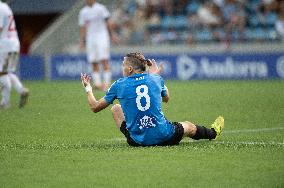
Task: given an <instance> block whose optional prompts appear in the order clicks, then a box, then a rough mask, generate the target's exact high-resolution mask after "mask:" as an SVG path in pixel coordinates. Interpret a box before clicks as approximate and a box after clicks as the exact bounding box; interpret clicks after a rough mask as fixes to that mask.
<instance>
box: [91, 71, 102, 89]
mask: <svg viewBox="0 0 284 188" xmlns="http://www.w3.org/2000/svg"><path fill="white" fill-rule="evenodd" d="M92 79H93V82H94V84H95V85H96V86H101V85H102V79H101V74H100V73H99V72H93V73H92Z"/></svg>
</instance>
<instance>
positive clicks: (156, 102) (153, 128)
mask: <svg viewBox="0 0 284 188" xmlns="http://www.w3.org/2000/svg"><path fill="white" fill-rule="evenodd" d="M122 68H123V76H124V78H121V79H118V80H117V81H116V82H114V83H113V84H112V86H111V87H110V89H109V90H108V91H107V93H106V95H105V96H104V97H103V98H101V99H100V100H96V98H95V97H94V95H93V92H92V87H91V85H90V79H91V77H90V76H88V75H86V74H81V80H82V84H83V86H84V87H85V90H86V92H87V98H88V103H89V106H90V108H91V109H92V111H93V112H95V113H97V112H99V111H101V110H103V109H104V108H106V107H107V106H109V105H110V104H112V103H113V101H114V100H115V99H118V100H119V102H120V105H119V104H115V105H113V107H112V108H111V111H112V114H113V118H114V121H115V124H116V126H117V128H119V129H120V131H121V132H122V133H123V134H124V136H125V137H126V139H127V143H128V144H129V145H131V146H170V145H178V144H179V142H180V141H181V140H182V138H183V137H190V138H192V139H195V140H198V139H209V140H211V139H215V138H216V137H217V136H219V135H220V134H221V131H222V129H223V127H224V118H223V117H221V116H219V117H218V118H217V119H216V120H215V122H214V123H213V124H212V125H211V128H206V127H204V126H199V125H194V124H193V123H191V122H188V121H185V122H170V121H168V120H167V119H166V118H165V116H164V114H163V112H162V110H161V109H162V108H161V105H162V101H163V102H168V101H169V99H170V95H169V90H168V89H167V87H166V86H165V85H164V80H163V78H162V77H161V76H160V75H159V73H160V71H161V68H160V67H158V66H157V64H156V62H155V60H147V59H145V57H144V55H143V54H141V53H130V54H127V55H126V56H125V57H124V61H123V63H122ZM147 69H148V71H146V70H147Z"/></svg>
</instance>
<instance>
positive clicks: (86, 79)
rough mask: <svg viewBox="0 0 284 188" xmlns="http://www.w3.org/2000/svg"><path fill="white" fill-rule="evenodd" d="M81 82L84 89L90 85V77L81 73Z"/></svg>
mask: <svg viewBox="0 0 284 188" xmlns="http://www.w3.org/2000/svg"><path fill="white" fill-rule="evenodd" d="M81 81H82V84H83V86H84V87H86V86H87V85H90V81H91V76H89V75H87V74H85V73H84V74H83V73H81Z"/></svg>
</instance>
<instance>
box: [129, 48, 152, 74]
mask: <svg viewBox="0 0 284 188" xmlns="http://www.w3.org/2000/svg"><path fill="white" fill-rule="evenodd" d="M126 58H127V61H128V62H129V64H130V65H131V66H132V67H133V68H134V69H135V70H140V71H146V66H151V65H152V62H151V61H150V60H149V59H145V57H144V55H143V54H142V53H140V52H132V53H129V54H126Z"/></svg>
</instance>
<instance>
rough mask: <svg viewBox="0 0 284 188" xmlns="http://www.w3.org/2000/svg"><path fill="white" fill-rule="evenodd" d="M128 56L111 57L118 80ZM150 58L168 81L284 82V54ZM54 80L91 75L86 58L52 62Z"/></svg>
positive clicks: (70, 57) (60, 58)
mask: <svg viewBox="0 0 284 188" xmlns="http://www.w3.org/2000/svg"><path fill="white" fill-rule="evenodd" d="M123 56H124V54H115V55H112V56H111V61H110V64H111V69H112V75H113V78H114V79H117V78H119V77H122V68H121V63H122V61H123ZM145 56H146V58H149V59H155V60H156V62H157V63H158V64H160V63H163V65H164V70H163V72H162V76H163V77H164V78H165V79H180V80H200V79H284V53H283V54H282V53H253V54H236V53H234V54H230V53H229V54H173V55H164V54H146V55H145ZM50 66H51V71H50V72H51V75H50V77H51V79H52V80H61V79H62V80H66V79H67V80H74V79H79V77H80V73H81V72H86V73H90V72H91V66H90V64H89V63H87V62H86V56H84V55H55V56H52V57H51V59H50Z"/></svg>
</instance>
